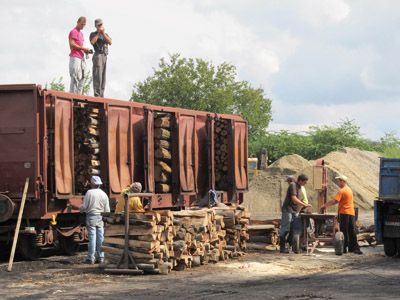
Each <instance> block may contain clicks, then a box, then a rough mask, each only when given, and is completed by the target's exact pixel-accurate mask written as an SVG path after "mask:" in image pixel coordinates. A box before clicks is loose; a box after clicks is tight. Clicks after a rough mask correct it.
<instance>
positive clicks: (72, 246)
mask: <svg viewBox="0 0 400 300" xmlns="http://www.w3.org/2000/svg"><path fill="white" fill-rule="evenodd" d="M58 239H59V242H60V249H61V250H62V251H63V252H64V253H65V254H66V255H68V256H72V255H75V254H76V253H77V252H78V251H79V243H77V242H75V241H74V237H73V236H68V237H66V236H62V235H59V236H58Z"/></svg>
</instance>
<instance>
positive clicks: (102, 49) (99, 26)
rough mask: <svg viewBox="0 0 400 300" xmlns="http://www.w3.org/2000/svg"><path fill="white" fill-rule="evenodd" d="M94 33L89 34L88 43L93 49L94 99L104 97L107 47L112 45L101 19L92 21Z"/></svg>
mask: <svg viewBox="0 0 400 300" xmlns="http://www.w3.org/2000/svg"><path fill="white" fill-rule="evenodd" d="M94 26H95V27H96V31H94V32H92V33H91V34H90V37H89V39H90V43H91V44H92V45H93V48H94V55H93V91H94V96H95V97H104V90H105V88H106V68H107V55H108V45H111V44H112V40H111V38H110V36H109V35H108V34H107V33H106V32H105V29H104V26H103V20H102V19H96V20H95V21H94Z"/></svg>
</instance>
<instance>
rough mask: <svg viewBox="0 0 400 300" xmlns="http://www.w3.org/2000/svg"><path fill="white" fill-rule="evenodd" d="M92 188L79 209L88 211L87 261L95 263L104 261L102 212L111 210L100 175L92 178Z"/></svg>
mask: <svg viewBox="0 0 400 300" xmlns="http://www.w3.org/2000/svg"><path fill="white" fill-rule="evenodd" d="M90 184H91V186H92V188H91V189H90V190H88V191H87V192H86V194H85V198H84V199H83V204H82V205H81V206H80V208H79V210H80V211H81V212H84V213H86V227H87V230H88V235H89V245H88V256H87V258H86V262H87V263H89V264H94V263H95V260H97V262H99V263H103V262H104V253H103V252H102V251H101V246H102V244H103V240H104V223H103V218H102V216H101V213H103V212H110V204H109V200H108V196H107V194H106V193H104V192H103V191H102V190H101V189H100V186H101V185H102V184H103V183H102V181H101V178H100V177H99V176H92V177H91V178H90Z"/></svg>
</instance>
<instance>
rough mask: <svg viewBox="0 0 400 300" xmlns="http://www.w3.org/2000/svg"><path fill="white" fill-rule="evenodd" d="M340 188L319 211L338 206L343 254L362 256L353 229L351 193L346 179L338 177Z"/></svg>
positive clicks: (341, 176)
mask: <svg viewBox="0 0 400 300" xmlns="http://www.w3.org/2000/svg"><path fill="white" fill-rule="evenodd" d="M335 179H336V180H337V182H338V185H339V187H340V190H339V191H338V193H337V194H336V196H335V198H333V199H332V200H330V201H328V202H327V203H325V204H324V205H323V206H322V207H321V209H322V210H325V209H326V208H328V207H330V206H332V205H336V204H339V224H340V231H341V232H343V235H344V249H343V253H347V251H348V252H353V253H355V254H362V252H361V250H360V246H359V245H358V242H357V234H356V228H355V215H356V214H355V210H354V198H353V191H352V190H351V188H350V187H349V186H348V185H347V177H346V176H344V175H340V176H337V177H335Z"/></svg>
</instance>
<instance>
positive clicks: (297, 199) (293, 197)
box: [292, 195, 312, 207]
mask: <svg viewBox="0 0 400 300" xmlns="http://www.w3.org/2000/svg"><path fill="white" fill-rule="evenodd" d="M292 202H293V203H294V204H297V205H299V206H301V207H311V206H312V205H311V204H305V203H304V202H303V201H301V200H300V199H299V198H297V196H295V195H293V196H292Z"/></svg>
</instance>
